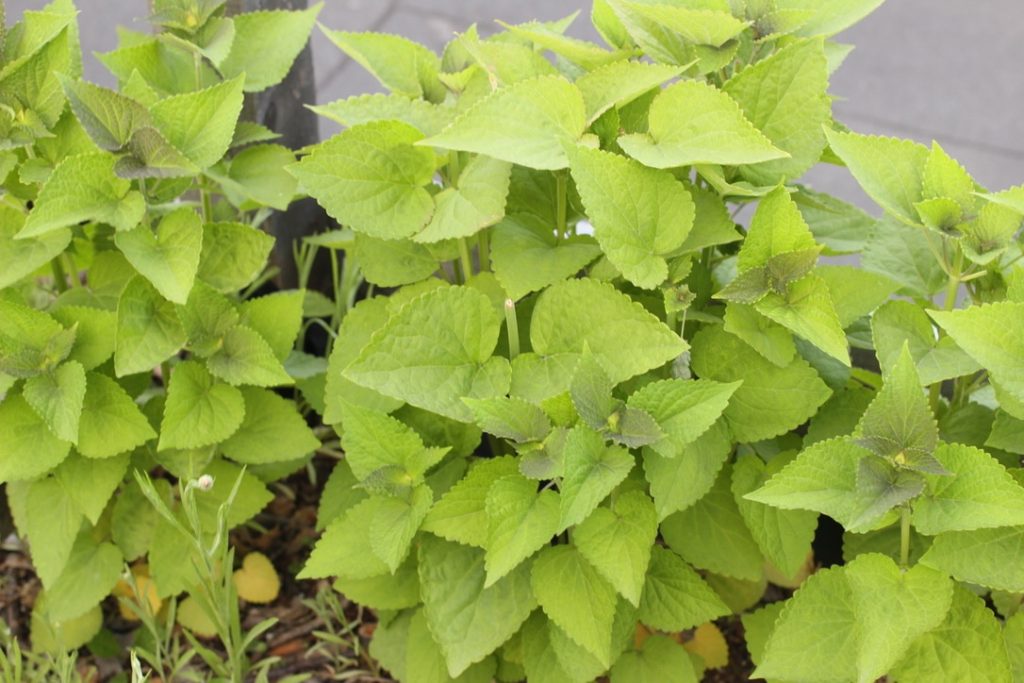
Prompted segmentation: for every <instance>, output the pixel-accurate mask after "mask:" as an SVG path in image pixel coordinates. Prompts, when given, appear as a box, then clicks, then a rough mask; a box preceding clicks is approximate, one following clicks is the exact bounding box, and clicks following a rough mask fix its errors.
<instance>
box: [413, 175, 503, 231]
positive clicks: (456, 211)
mask: <svg viewBox="0 0 1024 683" xmlns="http://www.w3.org/2000/svg"><path fill="white" fill-rule="evenodd" d="M511 173H512V165H511V164H509V163H507V162H504V161H498V160H496V159H491V158H490V157H486V156H482V155H481V156H476V157H473V158H472V159H471V160H470V161H469V163H468V164H466V167H465V168H464V169H462V172H461V173H460V174H459V177H458V180H456V181H455V187H449V188H446V189H444V190H441V192H439V193H438V194H437V195H436V196H435V197H434V202H435V205H436V208H435V210H434V215H433V217H431V219H430V223H429V224H427V227H425V228H424V229H423V232H420V233H419V234H417V235H416V236H415V237H414V238H413V239H414V240H415V241H417V242H439V241H441V240H446V239H458V238H462V237H471V236H473V235H475V234H476V233H478V232H479V231H480V230H482V229H483V228H486V227H487V226H489V225H494V224H495V223H497V222H498V221H500V220H501V219H502V217H504V215H505V198H506V197H507V196H508V185H509V179H510V178H511Z"/></svg>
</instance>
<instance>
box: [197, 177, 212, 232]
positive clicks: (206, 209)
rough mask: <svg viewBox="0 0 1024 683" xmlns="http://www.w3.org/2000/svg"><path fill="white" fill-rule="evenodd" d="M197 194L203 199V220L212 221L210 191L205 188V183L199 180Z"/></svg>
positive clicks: (205, 221)
mask: <svg viewBox="0 0 1024 683" xmlns="http://www.w3.org/2000/svg"><path fill="white" fill-rule="evenodd" d="M199 196H200V197H201V198H202V200H203V222H204V223H212V222H213V198H212V197H210V191H209V190H207V189H206V183H204V182H203V181H199Z"/></svg>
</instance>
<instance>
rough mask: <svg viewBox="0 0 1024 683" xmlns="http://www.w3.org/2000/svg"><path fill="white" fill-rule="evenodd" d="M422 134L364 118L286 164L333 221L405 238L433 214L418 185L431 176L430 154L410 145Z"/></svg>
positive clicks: (431, 202) (430, 202)
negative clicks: (291, 162)
mask: <svg viewBox="0 0 1024 683" xmlns="http://www.w3.org/2000/svg"><path fill="white" fill-rule="evenodd" d="M422 139H423V134H422V133H420V132H419V131H418V130H416V129H415V128H413V127H412V126H410V125H408V124H405V123H400V122H398V121H375V122H372V123H365V124H363V125H360V126H356V127H355V128H349V129H348V130H346V131H344V132H342V133H340V134H338V135H336V136H334V137H333V138H331V139H330V140H328V141H326V142H323V143H321V144H319V145H317V146H316V147H314V148H313V152H312V153H311V154H309V155H308V156H306V157H304V158H303V159H302V160H301V161H300V162H299V163H297V164H295V165H294V166H291V167H289V169H290V170H291V172H292V173H293V174H294V175H295V177H296V178H298V180H299V183H300V184H301V185H302V186H303V187H304V188H305V189H306V191H308V192H309V194H311V195H312V196H313V197H315V198H316V200H317V201H318V202H319V203H320V205H321V206H323V207H324V209H325V210H326V211H327V213H329V214H330V215H331V216H332V217H334V218H335V219H336V220H337V221H338V222H339V223H342V224H343V225H346V226H348V227H350V228H352V229H353V230H355V231H357V232H362V233H365V234H367V235H369V236H371V237H379V238H383V239H398V238H401V237H409V236H411V235H413V234H415V233H418V232H420V230H422V229H423V228H424V227H426V226H427V225H428V223H429V222H430V219H431V216H432V215H433V213H434V199H433V198H432V197H431V195H430V193H429V192H428V191H427V189H426V187H424V186H425V185H426V184H428V183H429V182H430V181H431V178H432V177H433V175H434V154H433V152H431V151H430V150H429V149H423V148H419V147H414V146H413V143H415V142H417V141H418V140H422Z"/></svg>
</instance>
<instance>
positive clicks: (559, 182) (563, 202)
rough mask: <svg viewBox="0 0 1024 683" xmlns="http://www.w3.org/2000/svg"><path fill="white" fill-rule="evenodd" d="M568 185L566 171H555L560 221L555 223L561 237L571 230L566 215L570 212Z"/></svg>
mask: <svg viewBox="0 0 1024 683" xmlns="http://www.w3.org/2000/svg"><path fill="white" fill-rule="evenodd" d="M567 185H568V181H567V179H566V174H565V171H557V172H556V173H555V195H556V201H557V202H558V204H557V206H556V210H557V212H558V213H557V214H556V220H557V221H558V222H557V224H556V225H555V230H556V231H557V234H558V236H559V237H567V236H568V232H569V228H568V226H567V225H566V215H567V213H568V206H567V202H568V199H567V196H566V195H567V193H568V188H567Z"/></svg>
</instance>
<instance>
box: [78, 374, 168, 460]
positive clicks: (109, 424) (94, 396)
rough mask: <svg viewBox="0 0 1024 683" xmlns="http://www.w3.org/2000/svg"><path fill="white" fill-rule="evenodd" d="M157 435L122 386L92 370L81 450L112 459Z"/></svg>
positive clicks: (85, 404) (85, 408)
mask: <svg viewBox="0 0 1024 683" xmlns="http://www.w3.org/2000/svg"><path fill="white" fill-rule="evenodd" d="M153 438H156V432H154V431H153V428H152V427H151V426H150V424H149V421H148V420H147V419H146V416H145V415H143V414H142V411H141V410H140V409H139V407H138V406H137V405H136V404H135V402H134V401H133V400H132V399H131V397H130V396H129V395H128V394H127V393H126V392H125V390H124V389H123V388H121V385H119V384H118V383H117V382H115V381H114V380H113V379H111V378H109V377H107V376H106V375H101V374H99V373H97V372H90V373H88V383H87V386H86V391H85V401H84V403H83V405H82V419H81V426H80V428H79V432H78V452H79V453H81V454H82V455H84V456H86V457H87V458H110V457H112V456H115V455H118V454H120V453H127V452H128V451H131V450H134V449H135V448H137V447H139V446H141V445H142V444H144V443H146V442H147V441H149V440H150V439H153Z"/></svg>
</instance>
